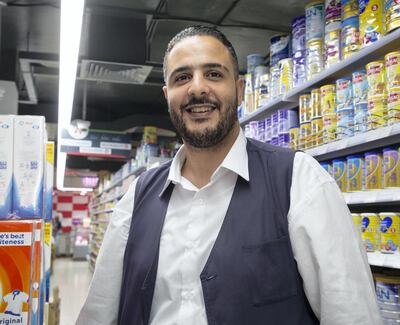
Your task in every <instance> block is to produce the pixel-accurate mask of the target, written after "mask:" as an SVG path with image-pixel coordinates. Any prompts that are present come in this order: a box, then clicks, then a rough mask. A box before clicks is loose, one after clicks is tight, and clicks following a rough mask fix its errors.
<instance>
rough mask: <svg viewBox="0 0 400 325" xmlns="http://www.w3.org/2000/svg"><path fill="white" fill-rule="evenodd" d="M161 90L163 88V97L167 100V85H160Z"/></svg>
mask: <svg viewBox="0 0 400 325" xmlns="http://www.w3.org/2000/svg"><path fill="white" fill-rule="evenodd" d="M162 90H163V93H164V97H165V99H166V100H167V101H168V90H167V86H163V87H162Z"/></svg>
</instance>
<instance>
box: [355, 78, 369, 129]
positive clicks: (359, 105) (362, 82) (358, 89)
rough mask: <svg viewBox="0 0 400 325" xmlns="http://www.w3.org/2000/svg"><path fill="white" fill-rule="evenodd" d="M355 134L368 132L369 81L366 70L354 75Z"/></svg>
mask: <svg viewBox="0 0 400 325" xmlns="http://www.w3.org/2000/svg"><path fill="white" fill-rule="evenodd" d="M352 84H353V106H354V133H361V132H365V131H367V124H368V103H367V99H368V97H367V93H368V80H367V72H366V71H365V70H360V71H355V72H353V75H352Z"/></svg>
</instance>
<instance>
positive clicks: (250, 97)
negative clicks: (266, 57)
mask: <svg viewBox="0 0 400 325" xmlns="http://www.w3.org/2000/svg"><path fill="white" fill-rule="evenodd" d="M245 78H246V86H245V88H244V114H245V115H249V114H251V113H253V112H254V111H255V107H254V91H253V83H252V76H251V74H250V73H247V74H246V76H245Z"/></svg>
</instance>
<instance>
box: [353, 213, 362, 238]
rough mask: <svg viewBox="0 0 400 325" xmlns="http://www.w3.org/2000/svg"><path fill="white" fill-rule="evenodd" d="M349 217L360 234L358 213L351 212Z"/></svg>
mask: <svg viewBox="0 0 400 325" xmlns="http://www.w3.org/2000/svg"><path fill="white" fill-rule="evenodd" d="M351 218H352V219H353V222H354V225H355V226H356V229H357V231H358V232H359V233H360V234H361V216H360V215H359V214H358V213H352V214H351Z"/></svg>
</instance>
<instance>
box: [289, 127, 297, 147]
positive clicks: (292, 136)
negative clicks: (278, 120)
mask: <svg viewBox="0 0 400 325" xmlns="http://www.w3.org/2000/svg"><path fill="white" fill-rule="evenodd" d="M289 137H290V148H292V149H293V150H297V149H298V146H299V142H298V141H299V128H298V127H295V128H290V129H289Z"/></svg>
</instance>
